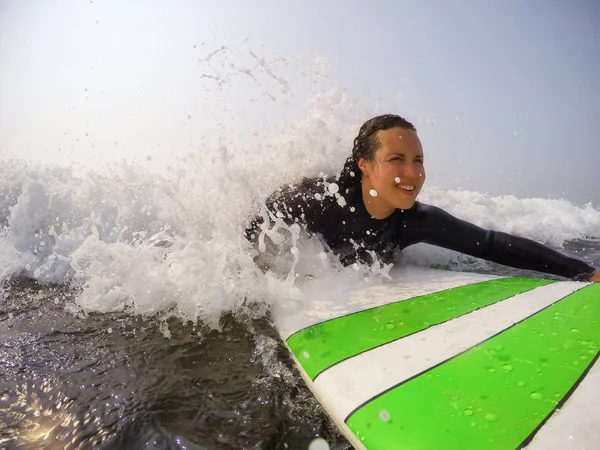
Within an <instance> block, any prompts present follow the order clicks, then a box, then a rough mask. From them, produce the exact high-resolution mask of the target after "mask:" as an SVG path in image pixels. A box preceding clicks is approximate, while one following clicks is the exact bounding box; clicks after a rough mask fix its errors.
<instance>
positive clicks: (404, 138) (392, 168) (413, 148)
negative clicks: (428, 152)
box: [358, 127, 425, 219]
mask: <svg viewBox="0 0 600 450" xmlns="http://www.w3.org/2000/svg"><path fill="white" fill-rule="evenodd" d="M375 138H376V140H377V144H378V145H377V150H376V151H375V154H374V158H373V160H371V161H367V160H366V159H364V158H360V159H359V160H358V167H359V168H360V170H361V171H362V190H363V200H364V202H365V206H366V207H367V211H368V212H369V213H370V214H371V215H372V216H373V217H375V218H378V219H384V218H385V217H388V216H389V215H390V214H392V213H393V212H394V210H396V209H410V208H412V206H413V205H414V203H415V200H416V198H417V195H418V194H419V192H420V191H421V188H422V187H423V183H425V167H424V164H423V147H422V146H421V141H420V140H419V137H418V136H417V133H416V132H415V131H413V130H410V129H406V128H399V127H395V128H390V129H387V130H381V131H378V132H377V134H376V135H375Z"/></svg>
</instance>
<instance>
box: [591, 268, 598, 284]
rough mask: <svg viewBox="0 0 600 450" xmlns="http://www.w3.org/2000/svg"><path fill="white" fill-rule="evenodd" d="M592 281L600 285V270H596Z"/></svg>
mask: <svg viewBox="0 0 600 450" xmlns="http://www.w3.org/2000/svg"><path fill="white" fill-rule="evenodd" d="M590 281H595V282H596V283H600V270H596V273H595V274H594V275H592V278H590Z"/></svg>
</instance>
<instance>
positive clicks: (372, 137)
mask: <svg viewBox="0 0 600 450" xmlns="http://www.w3.org/2000/svg"><path fill="white" fill-rule="evenodd" d="M390 128H404V129H406V130H413V131H417V129H416V128H415V126H414V125H413V124H412V123H410V122H409V121H408V120H406V119H405V118H403V117H400V116H397V115H395V114H384V115H382V116H377V117H373V118H372V119H369V120H367V121H366V122H365V123H363V124H362V126H361V127H360V130H359V132H358V136H356V137H355V138H354V147H353V148H352V155H350V156H349V157H348V159H346V163H345V164H344V167H343V168H342V171H341V172H340V181H341V182H342V183H344V182H346V183H348V184H357V183H360V169H359V167H358V160H359V159H360V158H364V159H366V160H367V161H373V159H374V158H375V152H376V151H377V149H378V148H379V141H378V140H377V137H376V134H377V132H378V131H381V130H389V129H390Z"/></svg>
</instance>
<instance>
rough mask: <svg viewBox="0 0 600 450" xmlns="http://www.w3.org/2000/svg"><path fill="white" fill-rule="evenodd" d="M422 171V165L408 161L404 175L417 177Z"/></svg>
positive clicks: (403, 171)
mask: <svg viewBox="0 0 600 450" xmlns="http://www.w3.org/2000/svg"><path fill="white" fill-rule="evenodd" d="M421 172H422V170H421V166H420V165H417V164H414V163H410V162H409V163H406V164H404V167H403V168H402V175H403V176H404V177H405V178H417V177H418V176H419V174H420V173H421Z"/></svg>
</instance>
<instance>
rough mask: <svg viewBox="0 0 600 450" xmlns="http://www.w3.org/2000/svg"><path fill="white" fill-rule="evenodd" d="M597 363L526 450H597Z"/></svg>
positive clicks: (599, 378) (599, 371) (599, 428)
mask: <svg viewBox="0 0 600 450" xmlns="http://www.w3.org/2000/svg"><path fill="white" fill-rule="evenodd" d="M599 387H600V360H599V361H596V363H595V364H594V366H593V367H592V369H591V370H590V371H589V373H588V374H587V375H586V377H585V378H584V379H583V381H582V382H581V384H580V385H579V387H578V388H577V389H576V390H575V392H574V393H573V394H572V395H571V397H569V399H568V400H567V401H566V402H565V404H564V405H563V406H562V408H561V409H559V410H557V411H556V412H555V413H554V414H553V415H552V417H550V419H549V420H548V422H546V424H545V425H544V426H543V427H542V429H541V430H540V431H538V433H537V434H536V435H535V437H534V438H533V441H531V444H529V445H528V446H527V447H525V448H526V449H527V450H565V449H569V450H598V448H600V426H598V423H599V420H598V414H599V413H600V389H599Z"/></svg>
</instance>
